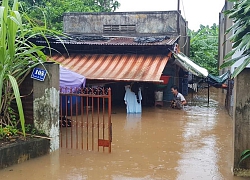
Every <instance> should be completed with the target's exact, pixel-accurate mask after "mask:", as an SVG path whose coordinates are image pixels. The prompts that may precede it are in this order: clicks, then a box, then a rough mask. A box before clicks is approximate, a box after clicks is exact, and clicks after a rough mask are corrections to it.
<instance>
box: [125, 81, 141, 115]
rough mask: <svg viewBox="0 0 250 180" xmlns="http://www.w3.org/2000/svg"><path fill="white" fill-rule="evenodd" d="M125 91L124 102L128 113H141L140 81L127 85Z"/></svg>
mask: <svg viewBox="0 0 250 180" xmlns="http://www.w3.org/2000/svg"><path fill="white" fill-rule="evenodd" d="M125 91H126V92H125V96H124V102H125V104H126V108H127V113H128V114H132V113H141V112H142V107H141V101H142V94H141V88H140V87H139V83H132V84H131V85H127V86H125Z"/></svg>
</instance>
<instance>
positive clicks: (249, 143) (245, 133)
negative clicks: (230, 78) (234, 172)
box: [233, 68, 250, 168]
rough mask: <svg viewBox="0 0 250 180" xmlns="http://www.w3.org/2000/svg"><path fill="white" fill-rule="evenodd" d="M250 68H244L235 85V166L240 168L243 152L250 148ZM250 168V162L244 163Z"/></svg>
mask: <svg viewBox="0 0 250 180" xmlns="http://www.w3.org/2000/svg"><path fill="white" fill-rule="evenodd" d="M249 76H250V69H248V68H247V69H244V70H243V71H242V72H241V73H240V74H239V75H238V76H237V77H236V78H235V85H234V97H235V98H234V104H235V106H234V115H233V121H234V133H233V134H234V143H233V144H234V168H238V163H239V160H240V155H241V153H242V152H243V151H244V150H246V149H250V111H249V110H250V91H249V89H250V83H249V82H250V81H249ZM243 166H244V167H245V168H250V162H249V161H248V164H244V163H243Z"/></svg>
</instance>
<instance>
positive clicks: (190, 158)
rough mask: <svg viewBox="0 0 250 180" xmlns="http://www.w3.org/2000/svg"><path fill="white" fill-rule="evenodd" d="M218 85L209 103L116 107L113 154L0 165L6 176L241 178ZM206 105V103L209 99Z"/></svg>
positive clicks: (27, 179)
mask: <svg viewBox="0 0 250 180" xmlns="http://www.w3.org/2000/svg"><path fill="white" fill-rule="evenodd" d="M220 92H221V90H220V89H218V90H217V89H216V90H214V91H213V93H211V97H210V105H209V107H207V106H190V105H188V106H186V107H185V109H184V110H176V109H171V108H170V107H164V108H159V107H143V113H142V115H133V114H130V115H127V114H126V110H125V109H113V114H112V123H113V142H112V153H111V154H109V153H108V151H106V152H104V153H103V152H92V151H88V152H86V151H82V150H70V149H60V150H58V151H56V152H54V153H51V154H49V155H46V156H43V157H40V158H36V159H32V160H29V161H26V162H24V163H22V164H19V165H14V166H11V167H8V168H6V169H3V170H0V177H1V179H4V180H50V179H51V180H52V179H54V180H85V179H86V180H87V179H89V180H200V179H203V180H242V179H244V178H240V177H235V176H233V175H232V164H233V161H232V160H233V154H232V150H233V148H232V145H233V144H232V138H233V135H232V132H233V130H232V119H231V118H230V116H229V115H228V114H227V112H226V110H225V108H224V105H223V102H224V96H223V94H221V93H220ZM205 105H206V104H205Z"/></svg>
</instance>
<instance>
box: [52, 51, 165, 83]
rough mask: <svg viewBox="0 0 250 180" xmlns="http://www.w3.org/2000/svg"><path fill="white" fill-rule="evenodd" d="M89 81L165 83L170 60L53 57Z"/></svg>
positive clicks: (138, 56) (161, 57) (137, 56)
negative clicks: (166, 67)
mask: <svg viewBox="0 0 250 180" xmlns="http://www.w3.org/2000/svg"><path fill="white" fill-rule="evenodd" d="M51 59H53V60H55V61H56V62H59V63H60V64H62V65H63V66H64V67H65V68H68V69H70V70H72V71H74V72H76V73H79V74H82V75H83V76H85V77H86V78H87V79H93V80H115V81H146V82H163V81H162V80H160V77H161V74H162V71H163V69H164V67H165V65H166V64H167V61H168V59H169V57H168V56H160V55H123V54H121V55H120V54H119V55H117V54H106V55H103V54H89V55H79V54H74V55H71V56H70V57H66V56H62V55H59V54H58V55H55V56H53V57H51Z"/></svg>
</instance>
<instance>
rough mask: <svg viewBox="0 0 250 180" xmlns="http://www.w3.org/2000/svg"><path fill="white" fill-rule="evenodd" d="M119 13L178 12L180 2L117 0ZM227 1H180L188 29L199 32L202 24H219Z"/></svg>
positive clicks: (168, 0)
mask: <svg viewBox="0 0 250 180" xmlns="http://www.w3.org/2000/svg"><path fill="white" fill-rule="evenodd" d="M117 1H118V2H119V3H120V4H121V6H120V8H119V9H118V10H117V12H130V11H171V10H177V4H178V0H117ZM224 3H225V0H180V10H181V15H182V16H183V18H184V19H186V21H188V28H189V29H191V30H194V31H197V30H198V29H199V27H200V24H202V25H204V26H207V25H209V26H212V25H213V23H216V24H219V12H221V10H222V8H223V6H224Z"/></svg>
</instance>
